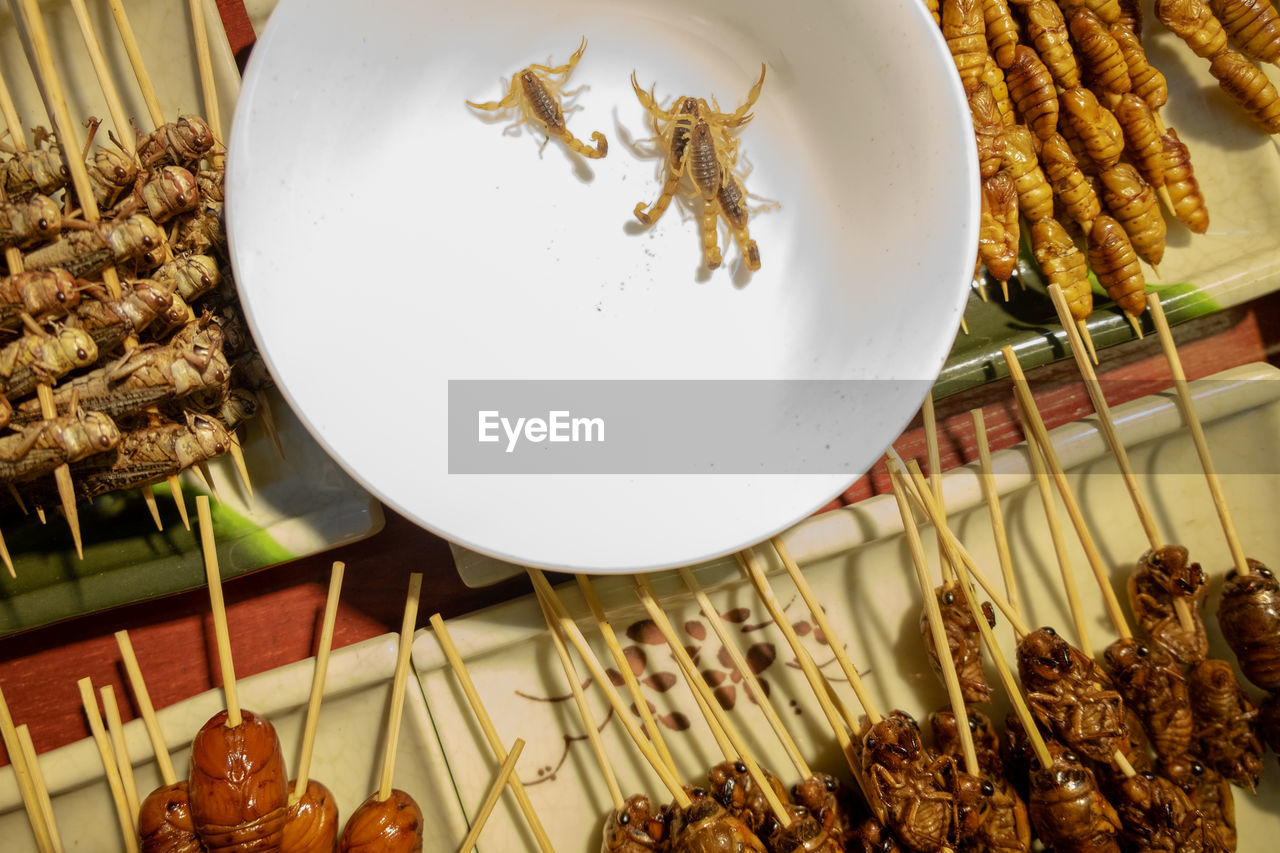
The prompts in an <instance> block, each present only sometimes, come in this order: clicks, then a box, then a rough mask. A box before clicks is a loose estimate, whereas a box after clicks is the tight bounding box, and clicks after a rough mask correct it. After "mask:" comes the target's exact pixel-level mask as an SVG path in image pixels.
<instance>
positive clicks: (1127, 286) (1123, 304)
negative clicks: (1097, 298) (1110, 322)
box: [1072, 213, 1147, 318]
mask: <svg viewBox="0 0 1280 853" xmlns="http://www.w3.org/2000/svg"><path fill="white" fill-rule="evenodd" d="M1088 251H1089V266H1090V267H1092V268H1093V273H1094V275H1096V276H1097V277H1098V283H1099V284H1101V285H1102V286H1103V288H1104V289H1105V290H1106V291H1107V296H1109V297H1111V298H1112V299H1113V300H1114V301H1115V303H1116V304H1117V305H1118V306H1120V309H1121V310H1122V311H1124V313H1125V314H1126V315H1128V316H1129V317H1130V318H1134V317H1138V316H1140V315H1141V314H1142V311H1143V309H1144V308H1145V307H1146V302H1145V296H1146V291H1147V283H1146V277H1145V276H1144V275H1143V274H1142V266H1141V265H1140V264H1139V263H1138V253H1137V251H1136V250H1135V249H1134V248H1133V242H1132V241H1131V240H1130V239H1129V234H1128V233H1127V232H1126V231H1125V230H1124V226H1123V225H1121V224H1120V223H1119V222H1118V221H1117V220H1116V219H1115V217H1113V216H1110V215H1109V214H1106V213H1102V214H1099V215H1098V218H1097V219H1095V220H1094V221H1093V228H1092V229H1090V231H1089V247H1088ZM1072 316H1073V317H1074V316H1075V312H1074V311H1073V312H1072Z"/></svg>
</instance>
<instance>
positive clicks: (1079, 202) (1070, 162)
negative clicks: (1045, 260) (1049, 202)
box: [1040, 133, 1102, 233]
mask: <svg viewBox="0 0 1280 853" xmlns="http://www.w3.org/2000/svg"><path fill="white" fill-rule="evenodd" d="M1040 167H1041V168H1042V169H1043V170H1044V176H1045V178H1047V179H1048V181H1049V186H1051V187H1052V188H1053V197H1054V200H1055V201H1057V202H1058V204H1060V205H1062V209H1063V210H1064V211H1066V213H1067V215H1068V216H1070V217H1071V218H1072V219H1074V220H1075V221H1076V222H1078V223H1079V224H1080V225H1081V226H1082V227H1083V228H1084V229H1085V230H1086V233H1087V232H1088V229H1089V228H1090V227H1091V226H1092V224H1093V220H1094V219H1097V217H1098V214H1099V213H1101V212H1102V202H1100V201H1098V194H1097V193H1096V192H1094V190H1093V185H1092V184H1091V183H1089V181H1088V179H1087V178H1086V177H1085V174H1084V171H1083V170H1082V169H1081V168H1080V163H1079V161H1078V160H1076V156H1075V154H1073V153H1072V151H1071V146H1070V145H1068V144H1067V140H1066V139H1064V138H1063V137H1062V134H1060V133H1054V134H1051V135H1050V136H1049V137H1047V138H1046V139H1043V140H1041V142H1040Z"/></svg>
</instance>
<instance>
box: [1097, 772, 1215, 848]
mask: <svg viewBox="0 0 1280 853" xmlns="http://www.w3.org/2000/svg"><path fill="white" fill-rule="evenodd" d="M1111 802H1112V803H1114V804H1115V807H1116V813H1117V814H1118V815H1119V816H1120V822H1121V824H1122V826H1123V828H1122V829H1121V831H1120V837H1121V839H1123V840H1124V841H1125V842H1127V844H1128V846H1129V847H1130V849H1133V850H1152V851H1154V850H1177V851H1180V852H1181V853H1210V851H1214V853H1217V851H1226V850H1227V849H1228V847H1227V845H1226V842H1225V841H1224V840H1223V839H1222V838H1221V837H1220V835H1219V833H1218V829H1217V826H1216V824H1214V823H1213V822H1212V821H1210V820H1208V819H1207V818H1206V817H1205V815H1204V814H1203V813H1202V812H1201V811H1200V810H1199V809H1197V808H1196V807H1195V805H1194V804H1193V803H1192V802H1191V799H1190V798H1189V797H1188V796H1187V794H1186V793H1185V792H1184V791H1183V790H1182V789H1181V788H1180V787H1178V786H1177V785H1175V784H1174V783H1173V782H1170V781H1169V780H1168V779H1165V778H1163V777H1161V776H1157V775H1156V774H1155V773H1150V772H1146V773H1138V774H1137V775H1134V776H1130V777H1128V778H1125V779H1122V780H1120V781H1119V782H1118V783H1116V785H1114V786H1113V790H1112V791H1111Z"/></svg>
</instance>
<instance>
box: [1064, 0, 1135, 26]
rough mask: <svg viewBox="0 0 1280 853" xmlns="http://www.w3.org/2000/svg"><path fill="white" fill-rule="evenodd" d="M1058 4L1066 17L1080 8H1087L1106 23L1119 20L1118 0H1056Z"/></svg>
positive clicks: (1119, 8) (1119, 4)
mask: <svg viewBox="0 0 1280 853" xmlns="http://www.w3.org/2000/svg"><path fill="white" fill-rule="evenodd" d="M1058 5H1059V6H1061V7H1062V14H1063V15H1065V16H1067V17H1068V18H1070V17H1071V16H1072V15H1074V14H1075V13H1076V12H1078V11H1080V10H1081V9H1088V10H1089V11H1090V12H1093V14H1095V15H1097V16H1098V17H1099V18H1101V19H1102V20H1103V21H1105V22H1106V23H1107V24H1108V25H1110V24H1114V23H1115V22H1116V21H1119V20H1120V18H1121V15H1122V11H1121V3H1120V0H1058Z"/></svg>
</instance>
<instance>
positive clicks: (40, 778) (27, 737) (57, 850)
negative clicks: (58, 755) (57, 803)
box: [17, 723, 62, 853]
mask: <svg viewBox="0 0 1280 853" xmlns="http://www.w3.org/2000/svg"><path fill="white" fill-rule="evenodd" d="M17 731H18V744H19V745H20V746H21V748H22V760H23V761H25V762H26V765H27V770H28V772H29V773H30V774H31V787H32V788H33V790H34V792H35V796H36V802H38V803H39V804H40V819H41V820H42V821H43V822H44V826H45V831H46V832H48V833H49V849H50V850H52V851H53V853H62V836H61V835H59V834H58V822H57V820H56V819H55V818H54V816H53V800H51V799H50V798H49V788H48V786H47V785H45V783H44V773H43V772H41V770H40V757H39V756H38V755H36V745H35V743H34V742H33V741H32V740H31V730H30V729H29V728H27V724H26V723H23V724H22V725H20V726H18V729H17Z"/></svg>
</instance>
